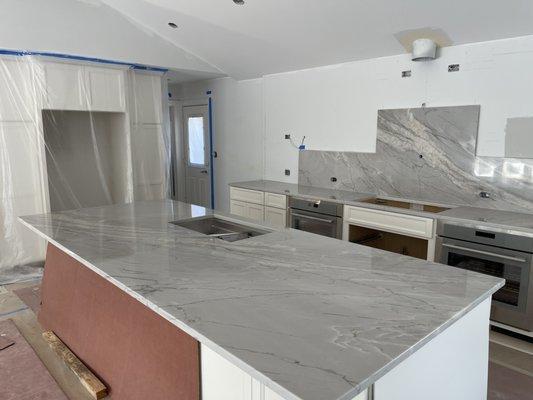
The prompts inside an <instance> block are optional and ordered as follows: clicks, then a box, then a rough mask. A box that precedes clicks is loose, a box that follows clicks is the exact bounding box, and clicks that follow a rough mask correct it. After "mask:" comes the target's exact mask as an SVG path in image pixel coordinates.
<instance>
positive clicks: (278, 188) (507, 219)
mask: <svg viewBox="0 0 533 400" xmlns="http://www.w3.org/2000/svg"><path fill="white" fill-rule="evenodd" d="M230 186H234V187H238V188H242V189H249V190H259V191H263V192H271V193H278V194H285V195H287V196H294V197H300V198H308V199H317V200H324V201H328V200H329V201H333V202H337V203H341V204H344V205H352V206H357V207H365V208H370V209H375V210H384V211H391V212H395V213H400V214H409V215H416V216H421V217H426V218H432V219H435V220H441V221H450V222H454V223H456V224H461V225H466V226H472V227H475V228H478V229H489V230H494V231H498V232H504V233H511V234H517V235H526V236H533V214H527V213H519V212H514V211H503V210H495V209H490V208H479V207H469V206H459V205H449V204H448V205H447V204H435V205H437V206H442V207H447V208H449V210H446V211H443V212H439V213H431V212H426V211H421V210H416V209H408V208H398V207H391V206H387V205H382V204H372V203H367V202H364V200H365V199H369V198H372V197H376V196H377V197H380V198H384V199H391V200H397V201H405V202H412V203H424V202H422V201H420V200H417V199H403V198H395V197H391V196H379V195H376V194H369V193H358V192H351V191H348V190H336V189H328V188H319V187H312V186H304V185H297V184H294V183H285V182H278V181H268V180H257V181H246V182H235V183H231V184H230Z"/></svg>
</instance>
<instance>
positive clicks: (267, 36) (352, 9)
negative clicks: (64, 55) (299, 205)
mask: <svg viewBox="0 0 533 400" xmlns="http://www.w3.org/2000/svg"><path fill="white" fill-rule="evenodd" d="M102 1H104V2H105V3H106V4H108V5H109V6H111V7H113V8H115V9H116V10H118V11H120V12H122V13H124V15H127V16H128V17H130V18H131V19H132V20H134V21H136V22H137V23H139V24H142V25H144V26H146V27H147V28H149V29H151V30H152V31H154V32H157V33H158V34H159V35H161V36H162V37H164V38H166V39H167V40H169V41H170V42H172V43H174V44H175V45H176V46H179V47H182V48H184V49H185V50H187V51H188V52H190V53H191V54H194V55H196V56H197V57H199V58H201V59H203V60H206V61H207V62H208V63H209V64H211V65H214V66H216V67H217V68H218V69H220V70H222V71H223V72H225V73H227V74H228V75H230V76H232V77H234V78H237V79H246V78H255V77H260V76H262V75H266V74H272V73H277V72H285V71H291V70H297V69H304V68H309V67H315V66H322V65H329V64H335V63H341V62H347V61H354V60H360V59H367V58H373V57H381V56H389V55H395V54H401V53H405V52H406V50H405V49H404V48H403V47H402V46H401V45H400V43H399V42H398V40H397V39H396V38H395V34H397V33H398V32H402V31H406V30H413V29H420V28H437V29H440V30H442V31H444V32H445V33H446V34H447V35H448V36H449V38H450V39H451V41H452V43H453V44H464V43H471V42H480V41H487V40H494V39H502V38H509V37H516V36H524V35H529V34H533V24H532V23H531V21H533V1H532V0H505V1H502V0H446V1H444V0H283V1H282V0H246V3H245V5H242V6H239V5H235V4H234V3H233V1H232V0H102ZM169 21H172V22H175V23H176V24H178V25H179V28H178V29H171V28H169V27H168V25H167V23H168V22H169Z"/></svg>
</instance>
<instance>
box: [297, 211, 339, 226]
mask: <svg viewBox="0 0 533 400" xmlns="http://www.w3.org/2000/svg"><path fill="white" fill-rule="evenodd" d="M291 215H292V216H293V217H299V218H307V219H312V220H313V221H320V222H327V223H328V224H332V223H334V222H335V220H333V219H325V218H318V217H311V216H310V215H303V214H298V213H294V212H293V213H291Z"/></svg>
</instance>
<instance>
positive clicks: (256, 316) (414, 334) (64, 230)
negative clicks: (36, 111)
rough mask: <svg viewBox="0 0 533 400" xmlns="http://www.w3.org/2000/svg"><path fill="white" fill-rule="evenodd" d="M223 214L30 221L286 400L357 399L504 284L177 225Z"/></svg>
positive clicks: (79, 214)
mask: <svg viewBox="0 0 533 400" xmlns="http://www.w3.org/2000/svg"><path fill="white" fill-rule="evenodd" d="M211 213H213V211H210V210H206V209H203V208H202V207H198V206H191V205H189V204H185V203H179V202H173V201H170V200H169V201H154V202H142V203H132V204H127V205H116V206H106V207H97V208H88V209H82V210H75V211H67V212H61V213H55V214H45V215H37V216H28V217H22V218H21V221H22V222H23V223H24V224H25V225H27V226H28V227H30V228H31V229H32V230H34V231H35V232H37V233H38V234H39V235H41V236H42V237H44V238H46V239H47V240H48V241H49V242H51V243H52V244H54V245H56V246H57V247H59V248H60V249H62V250H63V251H65V252H67V253H68V254H70V255H71V256H73V257H74V258H76V259H77V260H78V261H80V262H81V263H83V264H84V265H86V266H87V267H89V268H91V269H92V270H94V271H95V272H97V273H98V274H100V275H101V276H103V277H104V278H105V279H107V280H109V281H110V282H112V283H113V284H115V285H116V286H118V287H119V288H121V289H122V290H124V291H126V292H127V293H129V294H130V295H131V296H133V297H135V298H136V299H138V300H139V301H141V302H142V303H144V304H146V305H147V306H148V307H150V308H151V309H153V310H154V311H155V312H157V313H158V314H160V315H161V316H163V317H164V318H166V319H167V320H169V321H170V322H172V323H173V324H175V325H176V326H177V327H179V328H180V329H182V330H184V331H185V332H187V333H188V334H190V335H191V336H193V337H195V338H196V339H197V340H199V341H200V342H201V343H202V344H203V345H205V346H208V347H209V348H211V349H213V350H214V351H216V352H217V353H219V354H220V355H221V356H223V357H225V358H227V359H228V360H229V361H231V362H232V363H234V364H235V365H237V366H238V367H240V368H242V369H243V370H245V371H246V372H248V373H250V374H251V375H252V376H254V377H255V378H256V379H258V380H260V381H261V382H263V383H265V384H266V385H267V386H269V387H270V388H272V389H273V390H274V391H276V392H277V393H279V394H280V395H281V396H283V397H284V398H286V399H288V400H300V399H302V400H347V399H352V398H353V397H354V396H355V395H356V394H357V393H359V392H361V391H362V390H364V389H366V388H367V387H368V386H370V385H371V384H372V383H373V382H375V381H376V380H378V379H379V378H380V377H381V376H383V375H384V374H386V373H387V372H388V371H389V370H390V369H391V368H393V367H394V366H395V365H397V364H398V363H400V362H401V361H402V360H404V359H405V358H406V357H408V356H409V355H410V354H412V353H413V352H415V351H416V350H417V349H419V348H420V347H421V346H423V345H424V344H425V343H427V342H428V341H430V340H432V339H433V338H434V337H435V336H437V335H438V334H439V333H440V332H442V331H443V330H444V329H446V328H447V327H448V326H450V325H451V324H452V323H454V322H455V321H457V320H458V319H460V318H461V317H462V316H463V315H465V313H467V312H468V311H470V310H471V309H472V308H473V307H475V306H476V305H477V304H479V303H480V302H481V301H483V300H484V299H486V298H487V297H489V296H491V294H492V293H494V292H495V291H496V290H497V289H499V288H500V287H501V286H502V285H503V280H501V279H497V278H493V277H490V276H486V275H481V274H477V273H474V272H469V271H465V270H461V269H457V268H452V267H448V266H445V265H441V264H435V263H431V262H426V261H422V260H418V259H414V258H410V257H405V256H401V255H397V254H392V253H388V252H385V251H380V250H375V249H371V248H368V247H364V246H359V245H355V244H352V243H349V242H345V241H340V240H336V239H330V238H326V237H323V236H318V235H313V234H309V233H306V232H302V231H296V230H292V229H282V230H278V231H272V232H271V233H268V234H266V235H263V236H258V237H254V238H250V239H247V240H242V241H238V242H234V243H228V242H224V241H222V240H220V239H214V238H210V237H208V236H205V235H202V234H200V233H197V232H193V231H190V230H187V229H185V228H181V227H179V226H175V225H172V224H169V221H175V220H181V219H187V218H190V217H191V216H200V215H204V214H211ZM216 215H218V216H221V217H223V218H228V217H227V215H224V214H220V213H216ZM231 218H232V219H235V217H231ZM435 361H436V362H438V360H435Z"/></svg>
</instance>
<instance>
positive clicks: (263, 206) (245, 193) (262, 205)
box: [230, 187, 287, 228]
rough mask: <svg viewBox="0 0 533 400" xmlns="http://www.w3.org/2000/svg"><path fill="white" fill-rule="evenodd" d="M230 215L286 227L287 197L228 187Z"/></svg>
mask: <svg viewBox="0 0 533 400" xmlns="http://www.w3.org/2000/svg"><path fill="white" fill-rule="evenodd" d="M230 213H231V214H234V215H238V216H240V217H245V218H250V219H253V220H254V221H259V222H266V223H268V224H271V225H273V226H278V227H281V228H285V227H286V226H287V196H285V195H282V194H277V193H270V192H262V191H259V190H250V189H242V188H237V187H230Z"/></svg>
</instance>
